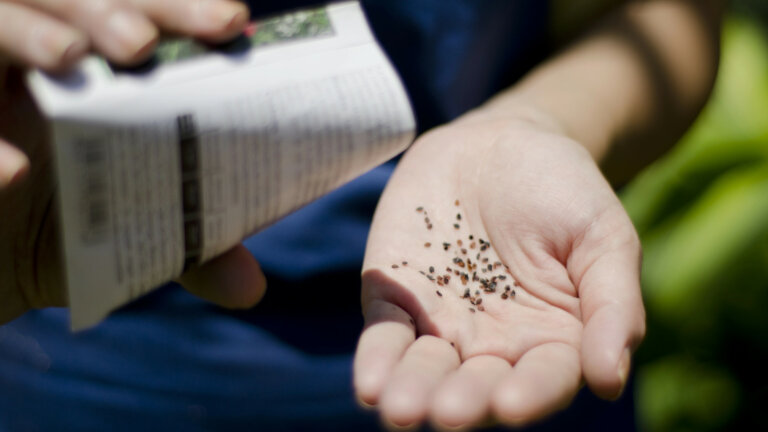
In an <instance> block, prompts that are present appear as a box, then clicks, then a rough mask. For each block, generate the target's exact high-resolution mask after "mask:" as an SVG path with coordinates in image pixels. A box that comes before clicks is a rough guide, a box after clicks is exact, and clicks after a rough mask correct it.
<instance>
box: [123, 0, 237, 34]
mask: <svg viewBox="0 0 768 432" xmlns="http://www.w3.org/2000/svg"><path fill="white" fill-rule="evenodd" d="M128 3H130V4H132V5H133V6H134V7H136V8H137V9H138V10H141V11H143V12H144V13H145V14H146V15H147V16H148V17H149V18H151V19H152V20H153V21H154V22H156V23H157V24H158V25H160V26H161V27H162V28H163V29H165V30H168V31H171V32H175V33H181V34H187V35H191V36H194V37H198V38H202V39H206V40H210V41H213V42H219V41H224V40H228V39H231V38H233V37H235V36H237V35H238V34H239V33H240V32H242V31H243V29H244V28H245V26H246V25H247V24H248V17H249V12H248V8H247V7H246V6H245V5H244V4H242V3H240V2H236V1H228V0H165V1H157V0H128Z"/></svg>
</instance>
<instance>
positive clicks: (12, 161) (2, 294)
mask: <svg viewBox="0 0 768 432" xmlns="http://www.w3.org/2000/svg"><path fill="white" fill-rule="evenodd" d="M0 17H2V21H3V25H2V26H0V209H1V210H0V218H1V219H2V221H3V223H0V324H1V323H4V322H7V321H10V320H12V319H14V318H16V317H18V316H19V315H21V314H23V313H24V312H25V311H27V310H29V309H32V308H44V307H49V306H65V305H66V303H67V301H66V292H65V289H64V287H63V284H62V275H61V260H60V257H59V255H58V253H59V252H58V250H59V247H58V233H57V230H58V228H57V222H58V221H57V216H56V214H55V206H53V205H52V200H53V196H54V192H53V190H54V184H53V179H52V173H51V149H50V146H49V141H48V136H47V131H46V125H45V122H44V120H43V119H42V117H41V114H40V113H39V112H38V110H37V109H36V107H35V105H34V103H33V102H32V100H31V98H30V95H29V93H28V91H27V89H26V88H25V87H24V84H23V80H22V71H23V68H26V67H38V68H41V69H44V70H47V71H51V72H54V73H55V72H57V71H62V70H65V69H66V68H67V67H69V66H71V65H72V64H73V63H74V62H76V61H77V60H79V59H80V58H82V57H83V56H84V55H86V54H87V53H88V52H89V51H90V50H94V51H97V52H99V53H100V54H103V55H105V56H106V57H108V58H109V59H110V60H112V61H114V62H116V63H120V64H126V65H129V64H135V63H138V62H141V61H142V60H144V59H146V58H147V56H149V55H150V54H151V53H152V50H153V48H154V46H155V44H156V43H157V40H158V37H159V35H160V32H161V31H164V32H172V33H179V34H185V35H189V36H194V37H198V38H201V39H205V40H208V41H223V40H227V39H229V38H231V37H233V36H235V35H237V34H239V33H240V32H241V31H242V30H243V28H244V27H245V25H246V24H247V23H248V19H249V18H248V9H247V8H246V7H245V6H244V5H242V4H240V3H237V2H233V1H226V0H197V1H194V0H192V1H191V0H164V1H150V0H119V1H118V0H68V1H62V0H0ZM179 281H180V282H181V283H182V284H183V285H184V286H185V287H186V288H187V289H188V290H189V291H191V292H192V293H194V294H197V295H199V296H201V297H203V298H206V299H208V300H210V301H212V302H214V303H216V304H219V305H222V306H225V307H230V308H248V307H251V306H253V305H254V304H256V303H257V302H258V301H259V300H260V299H261V297H262V296H263V294H264V291H265V289H266V280H265V278H264V275H263V274H262V272H261V269H260V268H259V265H258V263H257V262H256V261H255V260H254V259H253V257H252V256H251V255H250V253H248V251H247V250H246V249H245V248H244V247H242V246H238V247H235V248H234V249H232V250H231V251H229V252H227V253H225V254H224V255H222V256H220V257H218V258H216V259H214V260H212V261H210V262H208V263H206V264H205V265H202V266H200V267H198V268H195V269H193V270H191V271H190V272H188V273H186V274H184V275H182V276H181V277H180V279H179Z"/></svg>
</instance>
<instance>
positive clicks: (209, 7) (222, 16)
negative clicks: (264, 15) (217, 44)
mask: <svg viewBox="0 0 768 432" xmlns="http://www.w3.org/2000/svg"><path fill="white" fill-rule="evenodd" d="M197 13H198V16H199V17H200V19H201V21H202V22H204V23H205V24H206V25H209V26H211V27H214V28H216V29H221V30H226V29H230V28H234V27H239V26H242V25H245V23H246V22H247V21H248V8H247V7H246V6H245V5H243V4H241V3H233V2H222V1H218V0H206V1H201V2H200V4H199V6H198V12H197Z"/></svg>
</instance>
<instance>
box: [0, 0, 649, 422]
mask: <svg viewBox="0 0 768 432" xmlns="http://www.w3.org/2000/svg"><path fill="white" fill-rule="evenodd" d="M252 3H253V4H255V5H258V8H257V9H256V8H255V9H254V11H255V12H256V13H260V12H264V13H268V12H274V11H276V10H278V9H280V8H291V7H297V6H301V5H304V4H307V3H311V2H307V1H301V0H299V1H297V0H284V1H276V0H274V1H266V0H257V1H253V2H252ZM546 3H547V2H543V1H539V0H530V1H508V0H370V1H364V2H363V5H364V8H365V10H366V13H367V15H368V17H369V19H370V22H371V25H372V27H373V28H374V30H375V33H376V35H377V37H378V39H379V40H380V42H381V43H382V44H383V46H384V47H385V49H386V51H387V53H388V55H389V56H390V57H391V59H392V60H393V62H394V63H395V65H396V67H397V69H398V71H399V72H400V74H401V76H402V77H403V80H404V82H405V84H406V87H407V89H408V92H409V95H410V97H411V100H412V102H413V105H414V108H415V110H416V113H417V117H418V124H419V129H420V130H422V131H423V130H425V129H428V128H430V127H432V126H435V125H438V124H441V123H444V122H446V121H449V120H450V119H452V118H454V117H456V116H457V115H460V114H461V113H463V112H464V111H466V110H467V109H470V108H472V107H474V106H476V105H477V104H479V103H481V102H482V101H484V100H485V99H486V98H487V97H489V96H490V95H492V94H493V93H495V92H496V91H498V90H499V89H501V88H502V87H504V86H505V85H507V84H509V83H511V82H513V81H514V79H515V78H516V77H517V76H519V74H520V73H522V72H524V71H525V70H526V69H527V68H529V67H530V66H531V65H532V64H533V63H532V62H533V61H534V60H535V59H536V57H537V56H538V55H541V54H543V51H542V50H541V47H540V44H541V43H542V42H543V40H544V29H545V27H546V17H547V13H546ZM393 166H394V161H390V162H389V163H387V164H384V165H382V166H380V167H378V168H376V169H374V170H373V171H371V172H369V173H367V174H366V175H364V176H362V177H360V178H358V179H356V180H354V181H352V182H351V183H349V184H347V185H346V186H344V187H342V188H340V189H339V190H337V191H335V192H333V193H331V194H329V195H327V196H326V197H323V198H322V199H320V200H318V201H316V202H314V203H312V204H310V205H308V206H306V207H305V208H303V209H301V210H300V211H298V212H296V213H294V214H292V215H289V216H288V217H286V218H285V219H283V220H281V221H280V222H279V223H277V224H275V225H273V226H272V227H270V228H268V229H267V230H265V231H263V232H261V233H259V234H258V235H256V236H254V237H252V238H250V239H248V240H247V241H246V242H245V244H246V246H247V247H248V249H249V250H250V251H251V252H252V253H253V254H254V256H255V257H256V258H257V259H258V260H259V261H260V262H261V264H262V267H263V269H264V271H265V272H266V274H267V277H268V280H269V284H270V291H269V293H268V294H267V296H266V298H265V300H264V302H263V303H262V304H261V305H259V306H258V307H256V308H255V309H254V310H252V311H244V312H230V311H225V310H222V309H219V308H216V307H214V306H211V305H209V304H206V303H204V302H202V301H200V300H198V299H196V298H194V297H192V296H191V295H189V294H187V293H186V292H184V291H183V290H181V289H180V288H179V287H177V286H175V285H172V284H171V285H168V286H166V287H163V288H162V289H160V290H158V291H157V292H155V293H153V294H151V295H149V296H146V297H144V298H142V299H140V300H138V301H136V302H134V303H133V304H131V305H129V306H128V307H126V308H123V309H122V310H120V311H118V312H117V313H115V314H114V315H113V316H112V317H110V318H109V319H108V320H107V321H106V322H104V323H103V324H101V325H99V326H97V327H96V328H94V329H92V330H89V331H86V332H83V333H79V334H75V335H72V334H70V333H69V332H68V331H67V320H68V315H67V311H66V310H62V309H49V310H43V311H35V312H30V313H28V314H26V315H25V316H23V317H22V318H20V319H18V320H16V321H14V322H13V323H11V324H8V325H6V326H3V327H0V431H27V430H29V431H53V430H98V431H103V430H111V431H119V430H126V431H128V430H130V431H134V430H164V431H168V430H185V431H196V430H235V431H237V430H249V431H250V430H257V431H303V430H307V431H324V430H328V431H331V430H333V431H364V430H378V429H379V427H378V420H377V417H376V415H375V413H370V412H365V411H363V410H361V409H360V408H358V407H357V405H356V403H355V401H354V396H353V393H352V385H351V361H352V360H351V359H352V352H353V350H354V346H355V343H356V339H357V336H358V334H359V331H360V327H361V324H362V319H361V317H360V312H359V269H360V267H361V264H362V257H363V250H364V244H365V238H366V236H367V232H368V229H369V224H370V220H371V216H372V214H373V210H374V208H375V205H376V201H377V200H378V196H379V195H380V193H381V191H382V189H383V187H384V184H385V182H386V180H387V178H388V177H389V175H390V173H391V171H392V169H393ZM329 292H332V293H333V295H328V293H329ZM631 406H632V405H631V399H630V398H624V399H623V401H622V402H621V403H618V404H610V403H606V402H600V401H597V400H596V399H595V398H594V397H593V396H591V395H590V394H588V393H584V394H582V395H581V396H580V397H579V398H577V401H576V403H575V405H574V407H572V409H570V410H569V411H567V412H565V413H563V414H561V415H559V416H558V417H556V418H554V419H553V420H551V421H549V422H546V423H543V424H541V425H538V426H536V427H535V428H534V430H564V428H565V427H566V426H565V425H567V428H568V429H567V430H569V431H577V430H589V431H597V430H622V431H624V430H632V429H634V419H633V415H632V408H631Z"/></svg>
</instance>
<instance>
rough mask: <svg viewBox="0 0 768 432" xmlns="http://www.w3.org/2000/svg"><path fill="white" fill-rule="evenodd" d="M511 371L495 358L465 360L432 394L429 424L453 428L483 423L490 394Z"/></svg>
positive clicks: (503, 362)
mask: <svg viewBox="0 0 768 432" xmlns="http://www.w3.org/2000/svg"><path fill="white" fill-rule="evenodd" d="M511 369H512V367H511V366H510V364H509V362H507V361H506V360H504V359H502V358H500V357H496V356H490V355H482V356H477V357H472V358H470V359H468V360H467V361H465V362H464V363H463V364H462V365H461V367H459V369H458V370H457V371H455V372H453V373H451V374H450V375H449V376H448V377H447V378H446V380H445V382H444V383H443V384H442V385H441V386H440V388H439V389H438V390H437V391H436V392H435V398H434V401H433V403H432V418H433V420H434V421H435V422H436V423H437V424H439V425H442V426H445V427H449V428H457V427H461V426H464V425H472V424H477V423H478V422H480V421H481V420H483V419H485V418H486V417H487V415H488V414H489V411H490V405H491V394H492V393H493V390H494V389H495V388H496V386H497V385H498V383H499V380H500V379H501V378H502V377H504V376H505V375H508V374H509V372H510V371H511Z"/></svg>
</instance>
